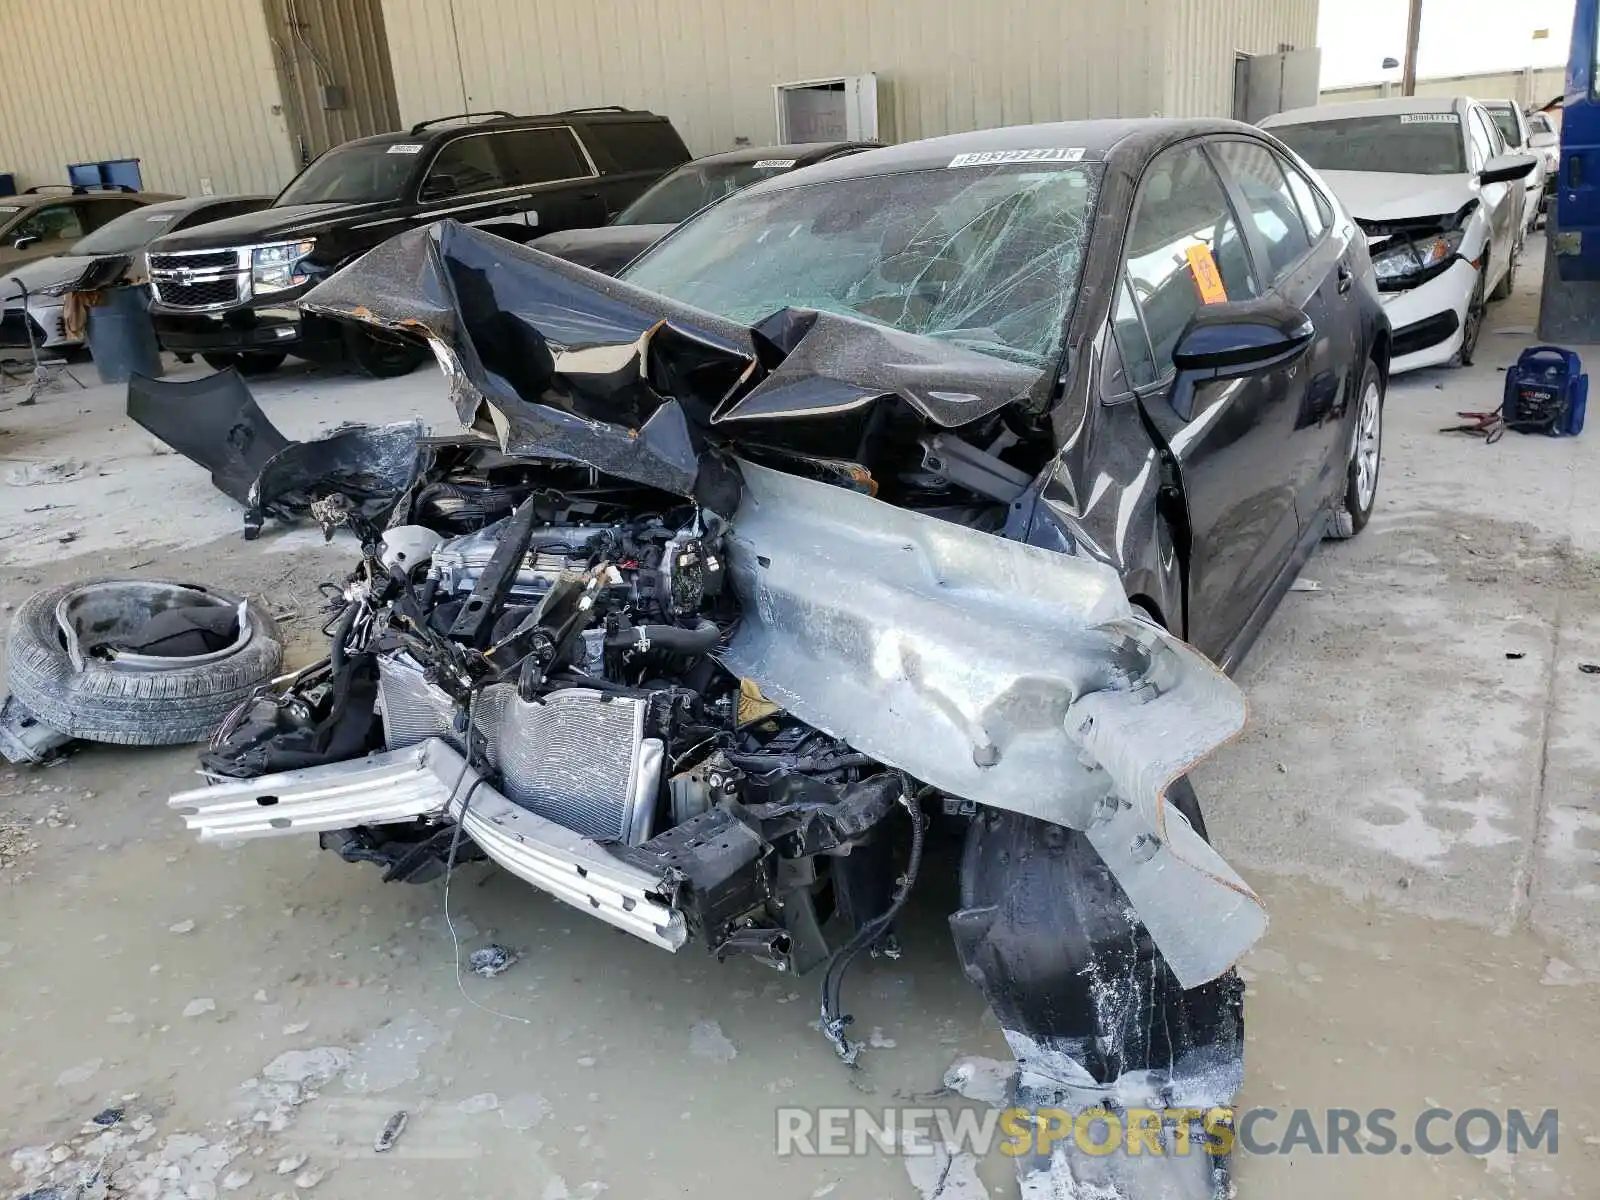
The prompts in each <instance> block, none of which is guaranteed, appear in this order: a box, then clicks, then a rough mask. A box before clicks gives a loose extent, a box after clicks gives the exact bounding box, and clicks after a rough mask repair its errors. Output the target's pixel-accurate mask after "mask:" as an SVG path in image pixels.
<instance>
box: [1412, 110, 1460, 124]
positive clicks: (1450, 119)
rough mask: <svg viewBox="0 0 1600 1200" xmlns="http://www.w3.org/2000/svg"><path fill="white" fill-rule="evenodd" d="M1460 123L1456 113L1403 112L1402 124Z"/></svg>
mask: <svg viewBox="0 0 1600 1200" xmlns="http://www.w3.org/2000/svg"><path fill="white" fill-rule="evenodd" d="M1458 123H1459V118H1457V116H1456V114H1455V113H1401V114H1400V124H1402V125H1455V124H1458Z"/></svg>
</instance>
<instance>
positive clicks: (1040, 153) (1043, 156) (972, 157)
mask: <svg viewBox="0 0 1600 1200" xmlns="http://www.w3.org/2000/svg"><path fill="white" fill-rule="evenodd" d="M1083 155H1084V151H1083V150H1081V149H1079V148H1077V147H1064V146H1056V147H1054V148H1052V149H1048V150H977V151H974V152H973V153H971V154H958V155H956V156H955V157H954V158H952V159H951V160H950V163H949V165H950V166H952V167H997V166H1003V165H1005V164H1008V163H1075V162H1082V161H1083Z"/></svg>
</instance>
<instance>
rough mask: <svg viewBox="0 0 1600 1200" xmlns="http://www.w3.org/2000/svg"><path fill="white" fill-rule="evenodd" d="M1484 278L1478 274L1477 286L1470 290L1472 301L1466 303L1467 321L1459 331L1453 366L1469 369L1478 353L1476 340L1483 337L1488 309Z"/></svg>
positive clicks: (1482, 274)
mask: <svg viewBox="0 0 1600 1200" xmlns="http://www.w3.org/2000/svg"><path fill="white" fill-rule="evenodd" d="M1484 281H1485V276H1484V273H1483V272H1482V271H1479V272H1478V286H1477V287H1475V288H1473V290H1472V299H1471V300H1469V301H1467V319H1466V323H1465V324H1464V325H1463V326H1462V330H1461V349H1460V350H1458V351H1456V358H1455V365H1456V366H1458V367H1470V366H1471V365H1472V359H1473V356H1474V355H1476V354H1477V353H1478V339H1479V338H1481V337H1482V336H1483V317H1484V312H1485V310H1486V309H1487V308H1488V307H1489V305H1488V301H1486V300H1485V299H1484V298H1483V288H1484Z"/></svg>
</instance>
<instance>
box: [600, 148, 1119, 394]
mask: <svg viewBox="0 0 1600 1200" xmlns="http://www.w3.org/2000/svg"><path fill="white" fill-rule="evenodd" d="M1102 170H1103V168H1102V166H1101V164H1099V163H1063V164H1053V165H1052V166H1051V167H1050V168H1048V169H1040V168H1039V167H1038V166H1037V165H1034V164H1030V165H1028V166H1026V167H1011V166H1007V167H956V168H941V169H934V170H923V171H906V172H902V173H899V174H893V175H876V176H871V177H867V178H856V179H841V180H834V181H830V182H827V183H816V184H810V185H806V186H801V187H792V188H782V189H780V190H777V191H764V192H762V193H760V194H756V195H748V194H747V195H744V196H736V197H733V198H732V199H730V200H727V201H725V202H724V203H722V204H719V205H717V206H716V207H715V208H712V209H709V210H707V211H706V212H705V213H703V214H701V215H700V216H699V217H697V218H696V219H695V220H693V221H691V222H689V223H688V224H686V225H684V226H682V227H681V228H680V229H679V230H678V231H677V232H676V233H674V234H673V235H672V236H671V237H668V238H667V239H665V240H664V241H662V242H659V243H657V245H656V246H655V248H654V249H652V250H650V251H648V252H647V253H646V254H645V256H644V257H643V258H641V259H640V260H639V261H637V262H636V263H634V264H633V265H632V266H631V267H629V268H628V270H626V271H625V272H623V278H625V279H627V280H628V281H629V282H630V283H635V284H638V285H639V286H640V287H645V288H650V289H651V290H653V291H657V292H660V293H662V294H663V295H666V296H670V297H672V298H674V299H677V300H682V301H684V302H685V303H688V304H692V305H694V306H696V307H697V308H703V309H706V310H707V311H709V312H713V313H717V314H719V315H721V316H724V317H727V318H729V319H730V320H734V321H739V322H741V323H743V324H754V323H756V322H758V321H760V320H761V319H762V318H763V317H766V316H769V315H770V314H771V313H773V312H775V311H777V310H778V309H781V308H785V307H791V308H810V309H817V310H819V311H823V312H832V313H840V314H842V315H844V316H849V317H858V318H862V319H864V320H868V321H874V322H876V323H878V324H880V325H887V326H890V327H892V328H895V329H900V330H904V331H905V332H907V333H913V334H921V335H924V336H927V337H932V338H938V339H941V340H944V341H948V342H951V343H955V344H958V345H961V346H963V347H966V348H967V349H970V350H976V351H979V352H981V353H985V354H991V355H993V356H995V357H997V358H1003V359H1007V360H1009V361H1012V362H1020V363H1026V364H1028V365H1030V366H1043V365H1044V364H1045V362H1046V361H1047V360H1048V359H1049V357H1050V355H1051V354H1052V352H1053V351H1054V350H1055V348H1056V345H1057V344H1058V342H1059V340H1060V338H1061V333H1062V327H1063V324H1064V318H1065V317H1066V314H1067V312H1068V310H1069V308H1070V306H1071V304H1072V300H1073V297H1074V296H1075V294H1076V292H1077V288H1078V275H1079V271H1080V270H1081V268H1082V264H1083V250H1084V239H1085V231H1086V230H1087V228H1088V225H1089V221H1090V219H1091V217H1092V215H1093V211H1094V203H1095V196H1096V193H1097V191H1098V188H1099V182H1100V175H1101V172H1102Z"/></svg>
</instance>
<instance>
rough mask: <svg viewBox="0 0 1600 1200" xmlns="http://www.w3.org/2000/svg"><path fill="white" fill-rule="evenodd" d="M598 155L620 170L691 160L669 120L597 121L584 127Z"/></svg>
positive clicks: (662, 166)
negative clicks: (667, 121) (668, 122)
mask: <svg viewBox="0 0 1600 1200" xmlns="http://www.w3.org/2000/svg"><path fill="white" fill-rule="evenodd" d="M583 140H584V141H585V142H586V143H587V144H588V146H589V148H590V149H591V150H593V151H595V159H596V160H597V161H600V162H602V165H604V162H605V160H607V159H609V160H610V166H611V167H612V168H613V169H615V170H618V171H669V170H671V169H672V168H673V167H676V166H679V165H680V164H682V163H685V162H688V161H689V151H688V149H687V147H685V146H684V144H683V139H682V138H680V137H679V136H678V133H677V130H675V129H673V128H672V126H671V125H669V124H667V123H666V122H665V121H596V122H594V124H592V125H585V126H584V127H583Z"/></svg>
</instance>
